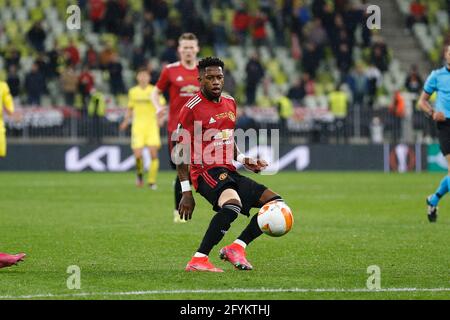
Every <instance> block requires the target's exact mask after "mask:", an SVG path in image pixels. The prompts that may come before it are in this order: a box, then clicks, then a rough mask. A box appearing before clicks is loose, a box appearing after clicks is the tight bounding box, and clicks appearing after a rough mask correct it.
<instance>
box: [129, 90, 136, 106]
mask: <svg viewBox="0 0 450 320" xmlns="http://www.w3.org/2000/svg"><path fill="white" fill-rule="evenodd" d="M134 95H135V93H134V90H133V89H130V90H129V91H128V109H134V107H135V105H134V102H133V99H134Z"/></svg>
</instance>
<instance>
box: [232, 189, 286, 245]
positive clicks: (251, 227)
mask: <svg viewBox="0 0 450 320" xmlns="http://www.w3.org/2000/svg"><path fill="white" fill-rule="evenodd" d="M275 200H278V201H283V198H281V197H280V196H275V197H273V198H272V199H270V200H269V201H267V202H266V203H269V202H272V201H275ZM262 233H263V232H262V231H261V229H260V228H259V226H258V214H255V215H254V216H253V217H252V220H251V221H250V223H249V224H248V225H247V227H246V228H245V230H244V231H242V233H241V235H240V236H239V237H238V240H241V241H244V242H245V244H249V243H250V242H252V241H253V240H255V239H256V238H258V237H259V236H260V235H262Z"/></svg>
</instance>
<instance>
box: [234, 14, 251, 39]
mask: <svg viewBox="0 0 450 320" xmlns="http://www.w3.org/2000/svg"><path fill="white" fill-rule="evenodd" d="M249 28H250V16H249V15H248V13H247V11H246V10H245V9H243V8H242V9H239V10H236V12H235V13H234V17H233V30H234V32H235V33H236V35H237V37H238V39H237V41H238V44H241V45H243V46H245V43H246V39H247V33H248V30H249Z"/></svg>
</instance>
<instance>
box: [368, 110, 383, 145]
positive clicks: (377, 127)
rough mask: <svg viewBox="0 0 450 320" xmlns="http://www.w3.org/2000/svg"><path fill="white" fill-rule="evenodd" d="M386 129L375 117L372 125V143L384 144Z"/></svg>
mask: <svg viewBox="0 0 450 320" xmlns="http://www.w3.org/2000/svg"><path fill="white" fill-rule="evenodd" d="M383 130H384V127H383V123H382V122H381V119H380V118H379V117H373V119H372V122H371V124H370V137H371V140H372V143H376V144H382V143H383V142H384V133H383Z"/></svg>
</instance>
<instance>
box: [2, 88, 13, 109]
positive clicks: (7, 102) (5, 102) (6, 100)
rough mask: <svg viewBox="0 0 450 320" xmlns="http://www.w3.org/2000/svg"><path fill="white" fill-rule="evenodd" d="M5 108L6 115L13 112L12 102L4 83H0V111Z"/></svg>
mask: <svg viewBox="0 0 450 320" xmlns="http://www.w3.org/2000/svg"><path fill="white" fill-rule="evenodd" d="M2 108H5V109H6V110H7V111H8V113H13V112H14V100H13V97H12V95H11V92H10V91H9V86H8V84H7V83H6V82H0V111H2V110H1V109H2Z"/></svg>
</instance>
